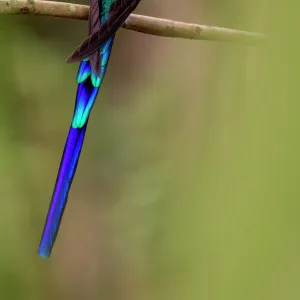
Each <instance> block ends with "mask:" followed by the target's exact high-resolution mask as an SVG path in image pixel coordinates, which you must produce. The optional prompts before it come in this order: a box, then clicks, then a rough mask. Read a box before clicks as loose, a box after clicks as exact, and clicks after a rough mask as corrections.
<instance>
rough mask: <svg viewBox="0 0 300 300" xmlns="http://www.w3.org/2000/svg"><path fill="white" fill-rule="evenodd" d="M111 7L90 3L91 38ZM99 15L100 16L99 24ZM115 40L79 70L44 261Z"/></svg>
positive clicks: (41, 248) (49, 217)
mask: <svg viewBox="0 0 300 300" xmlns="http://www.w3.org/2000/svg"><path fill="white" fill-rule="evenodd" d="M95 1H96V2H95ZM112 3H113V1H108V0H103V1H101V0H100V2H98V1H97V0H91V14H90V15H91V16H90V18H89V34H92V33H93V32H95V31H96V30H97V29H98V28H99V26H100V24H101V22H104V21H105V20H106V19H107V18H108V11H109V9H108V8H109V7H110V5H111V4H112ZM93 9H94V11H93ZM95 9H97V10H98V13H97V12H95ZM99 15H101V18H100V20H99ZM95 19H97V22H95ZM97 24H98V25H97ZM113 40H114V35H112V36H111V37H110V38H109V39H108V40H107V41H106V43H105V44H104V45H103V46H102V47H101V48H100V50H99V51H98V52H96V55H95V54H93V55H92V57H88V58H85V59H83V60H82V61H81V63H80V66H79V70H78V74H77V83H78V87H77V95H76V102H75V109H74V114H73V119H72V123H71V127H70V130H69V134H68V137H67V141H66V144H65V149H64V152H63V155H62V159H61V163H60V167H59V171H58V175H57V179H56V183H55V187H54V192H53V195H52V200H51V203H50V208H49V211H48V215H47V219H46V223H45V226H44V231H43V235H42V238H41V242H40V246H39V250H38V254H39V255H40V256H41V257H49V255H50V254H51V250H52V247H53V244H54V242H55V239H56V236H57V233H58V230H59V226H60V222H61V219H62V216H63V213H64V209H65V207H66V204H67V198H68V194H69V190H70V187H71V184H72V181H73V177H74V174H75V172H76V168H77V164H78V160H79V156H80V152H81V149H82V145H83V141H84V136H85V132H86V128H87V124H88V119H89V116H90V112H91V110H92V108H93V105H94V103H95V100H96V97H97V94H98V91H99V88H100V86H101V83H102V80H103V78H104V75H105V71H106V68H107V64H108V61H109V57H110V53H111V49H112V45H113ZM91 61H92V63H91Z"/></svg>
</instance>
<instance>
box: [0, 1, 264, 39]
mask: <svg viewBox="0 0 300 300" xmlns="http://www.w3.org/2000/svg"><path fill="white" fill-rule="evenodd" d="M0 14H28V15H41V16H50V17H60V18H68V19H78V20H87V19H88V15H89V7H88V6H86V5H79V4H72V3H65V2H54V1H34V0H27V1H26V0H0ZM123 27H124V28H126V29H129V30H134V31H138V32H142V33H147V34H152V35H157V36H163V37H174V38H175V37H176V38H184V39H193V40H210V41H223V42H235V43H240V44H246V45H255V44H257V43H260V42H262V41H264V40H265V39H266V37H265V36H264V35H262V34H259V33H254V32H247V31H242V30H236V29H228V28H222V27H215V26H208V25H198V24H190V23H184V22H178V21H172V20H168V19H160V18H154V17H148V16H142V15H135V14H131V15H130V16H129V18H128V19H127V20H126V22H125V23H124V24H123Z"/></svg>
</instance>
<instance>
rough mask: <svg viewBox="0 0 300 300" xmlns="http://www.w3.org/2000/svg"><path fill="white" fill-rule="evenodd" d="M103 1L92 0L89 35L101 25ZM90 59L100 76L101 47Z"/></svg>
mask: <svg viewBox="0 0 300 300" xmlns="http://www.w3.org/2000/svg"><path fill="white" fill-rule="evenodd" d="M102 10H103V7H102V1H101V0H100V1H98V0H90V11H89V36H90V35H91V34H93V33H95V32H96V31H97V30H98V29H99V27H100V16H99V14H100V12H102ZM89 61H90V64H91V67H92V69H93V70H94V71H95V72H96V74H97V75H98V76H99V75H100V73H101V67H100V66H101V61H100V53H99V49H98V50H97V51H96V52H94V53H93V54H92V55H91V56H90V57H89Z"/></svg>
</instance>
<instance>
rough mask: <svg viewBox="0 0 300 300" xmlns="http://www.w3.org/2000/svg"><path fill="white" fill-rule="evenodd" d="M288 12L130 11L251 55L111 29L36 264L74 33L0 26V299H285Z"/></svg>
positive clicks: (295, 60)
mask: <svg viewBox="0 0 300 300" xmlns="http://www.w3.org/2000/svg"><path fill="white" fill-rule="evenodd" d="M299 9H300V3H299V1H298V2H296V1H295V2H293V3H289V2H284V3H283V2H282V1H280V3H279V1H273V2H272V5H271V4H270V3H269V1H258V0H254V1H253V0H252V1H250V0H244V1H237V0H228V1H223V0H213V1H208V0H189V1H181V2H179V1H176V3H175V2H174V1H171V0H164V1H142V3H141V4H140V6H139V8H138V10H137V12H139V13H142V14H147V15H151V16H157V17H166V18H171V19H175V20H180V21H186V22H195V23H200V24H214V25H218V26H224V27H231V28H237V29H244V30H252V31H258V32H262V33H266V34H268V35H270V36H272V37H273V39H272V40H270V42H269V43H268V44H266V45H264V46H263V47H244V46H237V45H232V44H225V43H223V44H222V43H217V42H208V41H200V42H199V41H198V42H196V41H189V40H179V39H170V38H159V37H154V36H149V35H144V34H140V33H136V32H129V31H126V30H123V29H121V30H120V31H119V33H118V34H117V39H116V42H115V45H114V49H113V52H112V57H111V61H110V66H109V68H108V71H107V76H106V79H105V81H104V83H103V86H102V89H101V92H100V94H99V95H98V100H97V102H96V105H95V107H94V109H93V112H92V116H91V118H90V122H89V128H88V132H87V137H86V140H85V145H84V147H83V151H82V155H81V160H80V163H79V166H78V169H77V174H76V177H75V179H74V182H73V186H72V189H71V192H70V196H69V203H68V206H67V209H66V211H65V214H64V218H63V221H62V225H61V229H60V233H59V236H58V238H57V240H56V244H55V247H54V249H53V253H52V255H51V258H50V259H48V260H43V259H41V258H39V257H38V256H37V247H38V244H39V239H40V236H41V233H42V229H43V225H44V220H45V217H46V214H47V210H48V205H49V201H50V197H51V194H52V189H53V185H54V183H55V178H56V174H57V169H58V165H59V161H60V158H61V154H62V150H63V146H64V142H65V138H66V134H67V132H68V128H69V125H70V122H71V117H72V113H73V105H74V97H75V93H76V81H75V78H76V73H77V67H78V65H77V64H71V65H69V64H66V63H65V62H64V61H65V58H66V57H67V56H68V55H69V54H70V53H71V51H72V50H73V48H74V47H75V46H76V45H77V44H78V43H79V42H80V41H81V40H82V39H83V38H84V37H86V34H87V22H84V21H76V20H62V19H54V18H47V17H36V16H1V18H0V53H1V55H0V68H1V73H0V74H1V75H0V79H1V80H0V138H1V147H0V179H1V180H0V198H1V201H0V299H1V300H2V299H6V300H10V299H13V300H19V299H20V300H26V299H30V300H35V299H38V300H39V299H43V300H48V299H49V300H52V299H62V300H68V299H72V300H77V299H78V300H79V299H87V300H93V299H103V300H127V299H128V300H135V299H137V300H141V299H143V300H148V299H151V300H152V299H153V300H154V299H164V300H165V299H180V300H181V299H189V300H193V299H195V300H198V299H212V300H223V299H228V300H229V299H230V300H232V299H243V300H247V299H264V300H266V299H300V284H299V269H300V258H299V250H300V243H299V241H300V240H299V229H300V226H299V213H300V207H299V206H300V205H299V175H298V174H299V169H300V161H299V153H300V142H299V139H300V138H299V134H300V121H299V108H300V104H299V96H300V92H299V88H300V84H299V81H300V58H299V53H300V44H299V41H298V29H299V25H300V24H299V23H300V20H299V16H298V15H297V12H299Z"/></svg>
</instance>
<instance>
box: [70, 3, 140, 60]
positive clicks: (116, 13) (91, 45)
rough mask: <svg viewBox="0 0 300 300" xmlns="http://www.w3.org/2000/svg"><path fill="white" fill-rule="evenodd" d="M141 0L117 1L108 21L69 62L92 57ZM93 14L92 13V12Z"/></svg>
mask: <svg viewBox="0 0 300 300" xmlns="http://www.w3.org/2000/svg"><path fill="white" fill-rule="evenodd" d="M140 1H141V0H116V1H115V2H114V3H113V4H112V5H111V8H110V11H109V15H108V19H107V20H105V21H104V22H103V23H102V24H100V26H99V28H98V29H97V30H96V31H95V32H92V33H91V34H90V36H89V37H88V38H87V39H86V40H84V41H83V42H82V44H81V45H80V46H78V47H77V48H76V49H75V50H74V52H73V53H72V54H71V55H70V56H69V57H68V58H67V62H76V61H81V60H83V59H85V58H87V57H90V56H91V55H92V54H93V53H94V52H96V51H97V50H98V49H99V48H100V47H101V46H103V44H104V43H105V42H106V41H107V40H108V39H109V38H110V37H111V36H112V35H113V34H115V33H116V31H117V30H118V29H119V28H120V27H121V25H122V24H123V23H124V22H125V21H126V19H127V18H128V16H129V15H130V14H131V13H132V11H134V10H135V8H136V7H137V6H138V4H139V3H140ZM91 12H92V11H91Z"/></svg>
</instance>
